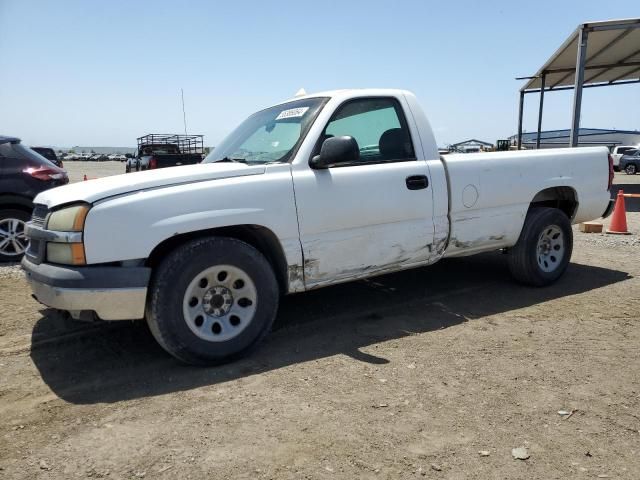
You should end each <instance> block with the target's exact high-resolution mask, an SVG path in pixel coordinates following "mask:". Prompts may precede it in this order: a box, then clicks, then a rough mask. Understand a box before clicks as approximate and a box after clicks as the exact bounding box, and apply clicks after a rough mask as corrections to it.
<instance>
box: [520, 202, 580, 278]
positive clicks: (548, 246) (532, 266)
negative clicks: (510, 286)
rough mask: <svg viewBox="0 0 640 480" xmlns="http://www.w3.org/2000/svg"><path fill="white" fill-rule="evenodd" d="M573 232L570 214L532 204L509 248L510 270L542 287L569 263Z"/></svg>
mask: <svg viewBox="0 0 640 480" xmlns="http://www.w3.org/2000/svg"><path fill="white" fill-rule="evenodd" d="M572 251H573V232H572V230H571V222H570V221H569V218H568V217H567V216H566V215H565V214H564V212H562V211H561V210H558V209H556V208H533V209H531V210H530V211H529V213H528V214H527V218H526V220H525V223H524V227H523V228H522V232H521V233H520V238H519V239H518V243H516V245H515V246H514V247H513V248H512V249H511V250H510V251H509V270H510V271H511V274H512V275H513V277H514V278H515V279H516V280H518V281H519V282H521V283H525V284H527V285H532V286H536V287H542V286H545V285H550V284H551V283H553V282H555V281H556V280H557V279H558V278H560V276H561V275H562V274H563V273H564V271H565V270H566V269H567V266H568V265H569V260H570V259H571V253H572Z"/></svg>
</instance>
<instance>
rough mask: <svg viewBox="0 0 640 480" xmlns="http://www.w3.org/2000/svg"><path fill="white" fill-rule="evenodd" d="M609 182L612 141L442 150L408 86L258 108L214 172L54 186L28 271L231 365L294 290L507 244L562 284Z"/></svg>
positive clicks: (522, 269) (55, 293) (219, 156)
mask: <svg viewBox="0 0 640 480" xmlns="http://www.w3.org/2000/svg"><path fill="white" fill-rule="evenodd" d="M612 181H613V170H612V163H611V158H610V156H609V151H608V150H607V148H606V147H585V148H558V149H546V150H537V151H535V152H528V151H514V152H496V153H479V154H450V155H445V156H442V157H441V156H440V155H439V154H438V148H437V144H436V141H435V137H434V135H433V132H432V130H431V127H430V126H429V122H428V120H427V117H426V116H425V114H424V113H423V111H422V109H421V107H420V104H419V103H418V101H417V100H416V98H415V97H414V96H413V94H411V93H410V92H407V91H403V90H373V89H372V90H340V91H335V92H328V93H323V94H318V95H308V96H304V97H299V98H295V99H293V100H290V101H288V102H285V103H281V104H278V105H275V106H273V107H270V108H267V109H264V110H261V111H259V112H258V113H255V114H254V115H252V116H250V117H249V118H248V119H247V120H245V121H244V122H243V123H242V124H241V125H240V126H239V127H238V128H237V129H236V130H234V131H233V132H232V133H231V134H230V135H229V136H228V137H227V138H226V139H225V140H223V141H222V142H221V143H220V144H219V145H218V146H217V147H216V148H215V150H213V152H211V153H210V154H209V155H208V156H207V157H206V159H205V160H204V162H203V163H202V164H199V165H189V166H185V167H180V168H175V169H172V170H171V171H170V172H167V171H166V170H155V171H147V172H143V173H140V174H138V176H137V178H136V179H135V181H131V179H130V178H129V177H128V176H125V175H119V176H113V177H109V178H104V179H98V180H93V181H91V182H80V183H77V184H74V185H73V186H69V187H64V188H59V189H56V190H52V191H49V192H44V193H41V194H40V195H39V196H38V197H37V198H36V203H37V204H38V215H34V217H33V220H32V221H31V222H30V223H29V224H28V226H27V235H28V237H29V238H30V239H31V242H32V243H31V246H30V248H29V250H28V251H27V254H26V256H25V258H24V259H23V260H22V265H23V267H24V269H25V271H26V274H27V278H28V280H29V282H30V284H31V286H32V289H33V292H34V295H35V297H36V298H37V299H38V300H39V301H40V302H42V303H43V304H45V305H48V306H50V307H53V308H58V309H61V310H66V311H69V312H70V313H71V315H72V316H73V317H74V318H79V319H91V318H94V317H95V316H97V317H99V318H101V319H104V320H121V319H141V318H144V317H146V320H147V322H148V324H149V326H150V329H151V332H152V333H153V335H154V336H155V338H156V339H157V340H158V342H159V344H160V345H161V346H162V347H163V348H164V349H165V350H166V351H168V352H169V353H171V354H172V355H174V356H175V357H176V358H178V359H180V360H182V361H185V362H188V363H197V364H208V363H219V362H224V361H229V360H231V359H235V358H238V357H239V356H241V355H244V354H246V353H247V352H249V351H250V350H251V349H252V348H253V347H255V346H256V345H257V344H258V343H259V342H260V341H261V340H262V339H263V338H264V337H265V335H266V334H267V333H268V331H269V330H270V328H271V325H272V323H273V321H274V319H275V316H276V314H277V310H278V302H279V299H280V295H281V294H289V293H295V292H302V291H305V290H313V289H316V288H320V287H325V286H328V285H334V284H337V283H340V282H346V281H351V280H356V279H362V278H367V277H371V276H374V275H380V274H383V273H388V272H394V271H398V270H403V269H407V268H414V267H418V266H424V265H430V264H433V263H435V262H437V261H438V260H440V259H442V258H447V257H461V256H465V255H473V254H476V253H481V252H486V251H492V250H500V249H503V250H505V251H506V252H507V253H508V255H507V262H508V265H509V269H510V271H511V273H512V275H513V276H514V278H515V279H516V280H517V281H519V282H521V283H524V284H527V285H532V286H536V287H541V286H546V285H551V284H552V283H553V282H555V281H556V280H557V279H558V278H560V276H561V275H562V274H563V273H564V272H565V270H566V268H567V265H568V264H569V259H570V258H571V252H572V247H573V236H572V235H573V234H572V229H571V223H579V222H584V221H588V220H593V219H595V218H598V217H601V216H607V215H609V213H610V212H611V209H612V208H613V203H612V202H611V201H610V196H609V189H610V187H611V183H612ZM578 199H579V201H578ZM45 218H48V220H46V221H45V220H44V219H45ZM114 232H117V235H114ZM51 242H54V243H51ZM52 245H54V246H55V248H52V247H51V246H52ZM497 288H499V287H497Z"/></svg>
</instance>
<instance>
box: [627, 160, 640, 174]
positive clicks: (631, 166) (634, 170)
mask: <svg viewBox="0 0 640 480" xmlns="http://www.w3.org/2000/svg"><path fill="white" fill-rule="evenodd" d="M624 171H625V172H626V173H627V175H635V174H636V173H638V167H636V166H635V165H634V164H633V163H630V164H628V165H627V166H626V167H624Z"/></svg>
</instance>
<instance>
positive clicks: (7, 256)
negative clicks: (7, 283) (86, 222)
mask: <svg viewBox="0 0 640 480" xmlns="http://www.w3.org/2000/svg"><path fill="white" fill-rule="evenodd" d="M66 183H69V177H67V172H65V171H64V170H62V169H61V168H59V167H57V166H55V165H54V164H53V163H51V162H50V161H49V160H47V159H46V158H44V157H43V156H41V155H39V154H37V153H36V152H34V151H33V150H31V149H30V148H27V147H25V146H24V145H21V144H20V139H19V138H15V137H3V136H0V261H3V260H4V261H7V260H11V261H16V260H19V259H20V257H21V256H22V254H23V253H24V251H25V249H26V248H27V240H26V238H25V236H24V224H25V222H26V221H28V220H29V218H30V217H31V211H32V210H33V199H34V197H35V196H36V195H37V194H38V193H40V192H42V191H44V190H47V189H49V188H53V187H58V186H60V185H64V184H66Z"/></svg>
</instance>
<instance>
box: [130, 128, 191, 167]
mask: <svg viewBox="0 0 640 480" xmlns="http://www.w3.org/2000/svg"><path fill="white" fill-rule="evenodd" d="M203 138H204V137H203V136H202V135H163V134H156V133H152V134H149V135H145V136H143V137H140V138H138V149H137V152H136V154H135V156H134V157H135V158H134V159H129V161H127V165H126V166H125V173H129V172H138V171H142V170H155V169H156V168H165V167H177V166H181V165H193V164H194V163H200V162H201V161H202V158H203V153H204V144H203Z"/></svg>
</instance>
